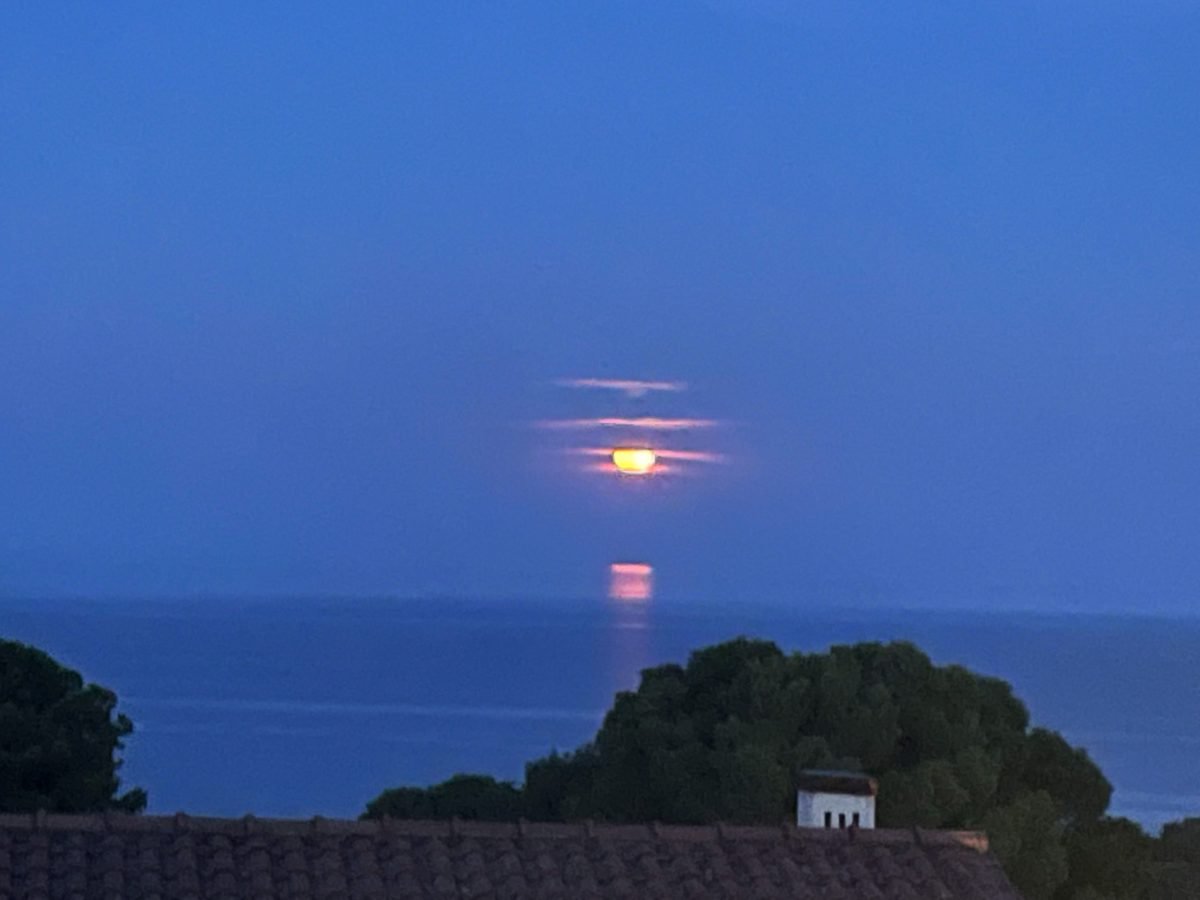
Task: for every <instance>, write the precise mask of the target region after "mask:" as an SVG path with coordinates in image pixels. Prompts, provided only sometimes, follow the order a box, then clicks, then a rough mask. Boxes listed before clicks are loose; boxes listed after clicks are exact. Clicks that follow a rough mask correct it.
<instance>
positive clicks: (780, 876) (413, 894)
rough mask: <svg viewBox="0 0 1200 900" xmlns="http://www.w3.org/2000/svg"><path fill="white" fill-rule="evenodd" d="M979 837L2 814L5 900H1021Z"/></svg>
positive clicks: (0, 869) (0, 889)
mask: <svg viewBox="0 0 1200 900" xmlns="http://www.w3.org/2000/svg"><path fill="white" fill-rule="evenodd" d="M986 848H987V842H986V838H984V837H983V836H982V835H980V834H976V833H971V832H942V831H924V830H920V829H916V830H888V829H880V830H875V831H826V830H823V829H798V828H796V827H795V826H792V825H784V826H781V827H778V828H770V827H754V828H751V827H731V826H721V825H718V826H694V827H693V826H678V825H672V826H667V825H594V824H590V823H584V824H535V823H524V822H523V823H518V824H503V823H485V822H463V821H452V822H425V821H400V820H387V819H385V820H380V821H368V822H361V821H345V820H329V819H320V818H316V819H311V820H268V819H256V818H254V817H251V816H247V817H246V818H244V819H208V818H194V817H191V816H185V815H182V814H181V815H177V816H171V817H160V816H130V815H122V814H94V815H46V814H43V813H39V814H36V815H0V897H4V898H6V900H8V898H11V900H33V898H60V897H61V898H68V897H70V898H76V897H78V898H91V897H127V898H147V900H148V898H164V900H165V898H196V900H199V898H202V897H203V898H208V897H214V898H215V897H221V898H250V897H254V898H258V900H271V898H276V897H278V898H284V897H287V898H291V900H306V898H317V897H320V898H333V897H337V898H342V897H348V898H372V900H386V898H401V897H403V898H414V900H419V898H427V897H430V898H431V897H441V898H452V897H453V898H513V900H516V898H542V900H558V898H562V900H566V898H572V900H575V898H579V900H584V898H663V900H666V898H671V900H675V898H689V900H709V898H712V900H717V898H720V900H740V898H751V897H753V898H825V900H848V898H873V900H886V898H909V900H911V898H938V900H1020V897H1019V895H1018V894H1017V892H1016V890H1015V889H1014V888H1013V887H1012V886H1011V885H1010V884H1009V882H1008V880H1007V879H1006V878H1005V876H1004V873H1003V871H1002V870H1001V869H1000V866H999V864H998V863H997V862H996V860H995V859H994V858H993V857H992V856H991V855H990V854H989V853H987V852H986Z"/></svg>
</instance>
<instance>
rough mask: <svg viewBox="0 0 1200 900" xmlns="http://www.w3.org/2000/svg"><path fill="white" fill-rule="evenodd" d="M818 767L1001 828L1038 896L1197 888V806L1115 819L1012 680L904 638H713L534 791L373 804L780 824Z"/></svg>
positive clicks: (404, 795) (1085, 766)
mask: <svg viewBox="0 0 1200 900" xmlns="http://www.w3.org/2000/svg"><path fill="white" fill-rule="evenodd" d="M805 768H846V769H854V770H861V771H866V772H869V773H871V774H873V775H875V776H877V777H878V778H879V782H880V790H879V797H878V801H877V802H878V810H877V811H878V818H879V823H880V825H881V826H882V827H889V826H890V827H911V826H914V825H917V826H922V827H927V828H977V829H983V830H986V831H987V832H988V834H989V836H990V838H991V845H992V849H993V850H994V851H995V852H996V854H997V856H998V857H999V858H1000V859H1001V861H1002V862H1003V863H1004V866H1005V869H1006V871H1007V872H1008V873H1009V876H1010V877H1011V878H1012V880H1013V882H1014V883H1015V884H1016V885H1017V886H1018V887H1019V888H1020V889H1021V890H1022V892H1023V893H1024V894H1025V895H1026V896H1027V897H1029V898H1030V900H1101V898H1113V900H1116V898H1122V900H1124V898H1144V900H1161V898H1183V897H1189V898H1195V897H1200V819H1189V820H1187V821H1185V822H1180V823H1174V824H1171V825H1168V826H1167V828H1166V829H1165V830H1164V831H1163V834H1162V836H1161V837H1159V838H1154V837H1151V836H1149V835H1147V834H1146V833H1145V832H1144V831H1143V830H1142V829H1141V827H1140V826H1139V825H1137V824H1136V823H1134V822H1132V821H1129V820H1128V819H1121V818H1111V817H1109V816H1107V811H1108V806H1109V801H1110V799H1111V796H1112V786H1111V784H1110V783H1109V782H1108V780H1107V779H1106V778H1105V777H1104V774H1103V773H1102V772H1101V771H1100V769H1099V768H1098V767H1097V766H1096V764H1095V763H1094V762H1093V761H1092V760H1091V759H1090V757H1089V756H1088V754H1087V752H1086V751H1084V750H1083V749H1081V748H1077V747H1072V746H1071V745H1070V744H1069V743H1068V742H1067V741H1065V740H1064V739H1063V738H1062V736H1061V735H1059V734H1058V733H1056V732H1053V731H1049V730H1046V729H1043V728H1033V727H1031V725H1030V722H1029V713H1028V710H1027V709H1026V707H1025V705H1024V704H1023V703H1022V702H1021V701H1020V700H1019V699H1018V698H1017V697H1015V696H1014V695H1013V692H1012V688H1011V686H1010V685H1008V684H1007V683H1006V682H1004V681H1001V680H999V679H996V678H989V677H985V676H980V675H977V674H974V673H972V672H970V671H969V670H967V669H965V668H963V667H961V666H935V665H934V664H933V663H932V661H931V660H930V659H929V657H928V656H926V655H925V654H924V653H922V652H921V651H920V650H919V649H917V648H916V647H914V646H913V645H911V644H907V643H892V644H877V643H865V644H857V645H854V646H842V647H834V648H832V649H831V650H830V651H829V652H827V653H811V654H804V653H795V654H790V655H789V654H785V653H783V651H781V650H780V649H779V648H778V647H777V646H775V645H774V644H772V643H769V642H766V641H756V640H748V639H744V638H739V639H737V640H733V641H729V642H727V643H724V644H718V645H716V646H713V647H708V648H705V649H703V650H699V651H697V652H695V653H693V654H692V656H691V658H690V659H689V661H688V663H687V665H686V666H679V665H674V664H671V665H664V666H659V667H657V668H653V669H648V670H646V671H645V672H644V673H643V674H642V680H641V684H640V686H639V687H638V689H637V690H636V691H631V692H624V693H621V694H618V695H617V698H616V701H615V703H614V705H613V708H612V709H611V710H610V711H609V713H608V714H607V716H606V717H605V719H604V723H603V725H602V726H601V728H600V730H599V732H598V733H597V735H596V737H595V738H594V739H593V740H592V741H591V742H590V743H588V744H586V745H585V746H583V747H581V748H579V749H578V750H576V751H574V752H572V753H567V754H557V753H556V754H551V755H550V756H548V757H545V758H542V759H539V760H535V761H533V762H531V763H529V764H528V765H527V766H526V771H525V782H524V784H523V785H521V786H517V785H514V784H511V783H507V782H500V781H496V780H495V779H494V778H491V777H489V776H483V775H460V776H457V777H455V778H452V779H450V780H449V781H446V782H443V783H442V784H439V785H435V786H433V787H429V788H414V787H401V788H394V789H391V790H387V791H384V792H383V793H382V794H381V795H380V796H379V797H377V798H376V799H375V800H373V801H372V802H371V803H370V804H369V805H368V807H367V811H366V813H365V815H366V816H368V817H375V816H385V815H387V816H393V817H398V818H448V817H454V816H457V817H459V818H466V819H491V820H509V821H512V820H515V819H517V818H522V817H523V818H527V819H531V820H574V819H587V818H590V819H595V820H598V821H612V822H646V821H661V822H680V823H713V822H729V823H778V822H779V821H781V820H784V819H790V818H792V817H793V816H794V805H795V793H794V790H793V785H794V779H795V774H796V772H798V771H799V770H801V769H805Z"/></svg>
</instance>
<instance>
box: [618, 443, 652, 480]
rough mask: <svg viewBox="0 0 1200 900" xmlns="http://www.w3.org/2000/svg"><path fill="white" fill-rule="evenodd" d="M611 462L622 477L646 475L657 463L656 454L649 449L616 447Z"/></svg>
mask: <svg viewBox="0 0 1200 900" xmlns="http://www.w3.org/2000/svg"><path fill="white" fill-rule="evenodd" d="M612 461H613V465H614V466H616V467H617V471H618V472H621V473H622V474H624V475H648V474H650V472H651V471H653V469H654V466H655V464H656V463H657V462H658V454H656V453H655V452H654V451H653V450H651V449H650V448H649V447H616V448H614V449H613V452H612Z"/></svg>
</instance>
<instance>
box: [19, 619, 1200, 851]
mask: <svg viewBox="0 0 1200 900" xmlns="http://www.w3.org/2000/svg"><path fill="white" fill-rule="evenodd" d="M737 634H749V635H755V636H760V637H766V638H770V639H772V640H775V641H776V642H778V643H779V644H781V645H782V646H783V647H785V648H788V649H806V650H813V649H823V648H825V647H827V646H828V645H829V644H830V643H839V642H848V641H857V640H886V639H892V638H907V639H911V640H914V641H916V642H917V643H918V644H919V645H920V646H921V647H923V648H925V649H926V650H927V651H928V652H929V653H930V654H931V655H933V657H934V658H935V659H936V660H937V661H939V662H959V663H963V664H965V665H967V666H969V667H971V668H972V669H975V670H976V671H979V672H984V673H989V674H993V675H998V676H1000V677H1002V678H1005V679H1007V680H1008V681H1010V682H1012V683H1013V685H1014V686H1015V688H1016V690H1017V693H1018V695H1019V696H1021V697H1022V698H1023V699H1024V700H1025V701H1026V702H1027V703H1028V704H1029V706H1030V709H1031V711H1032V714H1033V718H1034V721H1035V722H1037V723H1040V724H1045V725H1047V726H1049V727H1052V728H1056V729H1058V730H1060V731H1062V732H1064V733H1065V734H1066V735H1067V737H1068V738H1070V739H1071V740H1072V741H1073V742H1076V743H1080V744H1083V745H1084V746H1086V747H1087V748H1088V749H1089V750H1090V751H1091V753H1092V755H1093V756H1094V757H1095V758H1096V760H1097V761H1098V762H1099V763H1100V765H1101V767H1102V768H1103V769H1104V771H1105V773H1106V774H1107V775H1108V777H1109V778H1110V779H1111V780H1112V781H1113V783H1114V784H1115V785H1116V789H1117V790H1116V796H1115V799H1114V812H1116V813H1119V814H1123V815H1128V816H1131V817H1134V818H1137V819H1139V820H1141V821H1142V822H1144V823H1145V824H1146V825H1147V826H1149V827H1152V828H1153V827H1157V826H1158V825H1159V824H1161V823H1162V822H1163V821H1165V820H1168V819H1172V818H1178V817H1181V816H1183V815H1185V814H1192V815H1200V762H1198V759H1200V621H1191V620H1181V621H1168V620H1152V619H1138V618H1115V617H1109V618H1089V617H1070V618H1067V617H1061V618H1051V617H1034V616H1031V615H1029V614H1020V615H1016V614H1013V615H976V614H963V613H933V612H886V613H880V612H870V613H868V612H845V611H841V612H836V611H829V610H804V609H790V610H779V609H776V610H771V609H746V608H744V607H742V608H739V609H736V610H732V609H725V610H719V611H718V610H711V609H709V610H697V609H688V608H685V607H682V606H680V605H664V604H661V603H652V604H647V605H644V606H637V607H631V606H629V605H626V606H621V605H617V604H613V603H611V602H608V601H594V602H585V601H578V602H574V603H570V604H568V603H563V604H550V603H521V602H513V601H506V602H501V601H495V602H488V603H483V602H480V603H465V602H436V603H435V602H432V601H397V600H390V601H382V600H378V601H377V600H366V601H364V600H344V601H332V600H287V601H284V600H272V601H261V600H259V601H234V600H208V601H203V602H202V601H192V600H189V601H171V602H169V603H167V602H162V601H158V602H151V601H136V602H133V601H115V600H113V601H82V600H71V601H66V600H39V601H34V600H0V636H4V637H9V638H16V639H18V640H23V641H28V642H30V643H33V644H36V645H37V646H39V647H42V648H44V649H46V650H48V651H49V652H50V653H52V654H53V655H54V656H56V657H58V658H59V659H60V660H62V661H64V662H66V663H68V664H69V665H71V666H73V667H75V668H78V669H80V670H81V671H82V672H83V673H84V674H85V675H86V676H87V677H88V678H89V679H91V680H94V681H98V682H100V683H102V684H105V685H107V686H109V687H112V688H113V689H115V690H116V691H117V693H118V694H119V695H120V697H121V700H122V709H124V710H125V711H126V712H127V713H128V714H129V715H130V716H131V717H132V718H133V720H134V722H135V723H136V725H137V732H136V734H135V735H134V736H133V738H132V740H131V742H130V745H129V747H128V750H127V752H126V758H127V761H128V762H127V765H126V768H125V770H124V775H125V777H126V778H127V779H128V780H129V781H130V782H131V783H134V784H138V785H141V786H143V787H145V788H147V789H148V790H149V792H150V808H151V811H154V812H172V811H175V810H179V809H183V810H187V811H189V812H193V813H198V814H199V813H207V814H219V815H241V814H243V813H246V812H250V811H253V812H254V813H256V814H258V815H263V816H293V815H312V814H318V813H319V814H323V815H330V816H354V815H357V814H358V813H360V812H361V811H362V809H363V806H364V805H365V803H366V802H367V801H368V800H369V799H370V798H371V797H373V796H374V795H375V794H377V793H378V792H379V791H380V790H381V789H382V788H384V787H388V786H392V785H397V784H406V783H407V784H425V783H429V782H432V781H435V780H440V779H442V778H445V777H447V776H449V775H451V774H453V773H455V772H460V771H481V772H490V773H493V774H495V775H497V776H501V777H505V778H513V779H519V778H520V777H521V773H522V765H523V763H524V762H525V760H527V759H530V758H532V757H535V756H539V755H541V754H544V753H546V752H547V751H548V750H550V749H551V748H554V747H557V748H559V749H570V748H573V747H575V746H576V745H578V744H579V743H581V742H583V741H584V740H586V739H587V738H589V737H590V736H591V735H592V734H593V733H594V732H595V729H596V727H597V725H598V724H599V721H600V718H601V716H602V715H603V712H604V710H605V709H606V708H607V707H608V705H609V703H610V701H611V698H612V695H613V693H614V692H615V691H617V690H620V689H623V688H628V687H632V686H634V685H635V684H636V681H637V673H638V671H639V670H640V669H642V668H643V667H645V666H648V665H652V664H655V663H658V662H662V661H666V660H682V659H684V658H685V657H686V655H687V652H688V651H689V650H690V649H692V648H695V647H699V646H702V645H704V644H707V643H712V642H714V641H717V640H722V639H725V638H729V637H732V636H734V635H737Z"/></svg>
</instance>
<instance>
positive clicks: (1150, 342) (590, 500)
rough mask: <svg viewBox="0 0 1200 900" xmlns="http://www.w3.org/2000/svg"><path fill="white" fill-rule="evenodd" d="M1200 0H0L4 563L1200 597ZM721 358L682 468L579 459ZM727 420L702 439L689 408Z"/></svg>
mask: <svg viewBox="0 0 1200 900" xmlns="http://www.w3.org/2000/svg"><path fill="white" fill-rule="evenodd" d="M1198 45H1200V10H1198V9H1197V7H1196V6H1195V5H1193V4H1189V3H1184V2H1144V3H1116V2H1097V3H1085V2H1082V0H1078V2H1077V0H1063V2H1054V3H1046V2H1011V3H1003V4H984V3H963V4H934V3H929V4H924V3H903V4H860V3H848V2H846V3H843V2H836V3H835V2H812V3H806V2H788V0H775V2H770V0H762V2H754V0H747V2H738V0H722V2H716V0H714V2H700V0H684V2H666V0H663V2H647V0H640V2H569V3H566V2H544V3H500V2H481V3H457V2H433V3H375V4H368V3H354V4H343V5H335V4H310V5H303V4H286V5H285V4H260V3H227V4H217V3H204V4H150V3H138V4H134V3H116V4H61V5H59V4H48V3H40V2H39V3H12V4H5V6H4V8H3V10H2V11H0V120H2V121H3V132H2V135H3V136H2V137H0V594H8V595H28V594H71V595H88V596H91V595H97V596H101V595H103V596H114V595H141V596H146V595H153V596H159V595H161V596H183V595H194V594H206V593H219V594H283V593H304V594H309V593H321V594H325V593H330V594H346V595H353V594H365V593H370V594H395V595H397V596H410V595H430V594H436V595H455V596H459V595H462V596H486V597H497V598H510V597H523V596H537V597H547V598H553V597H561V598H587V597H590V596H593V595H594V596H600V595H602V593H603V590H604V586H605V578H606V571H607V566H608V564H609V563H610V562H612V561H614V560H643V561H647V562H650V563H653V565H654V566H655V569H656V573H657V584H658V588H659V590H660V592H661V594H662V595H663V596H664V597H672V598H678V599H681V600H694V601H695V602H701V601H703V602H720V603H728V604H735V603H753V602H755V601H760V600H761V601H770V602H774V603H790V604H794V605H795V606H796V608H797V609H803V608H805V607H806V606H816V605H827V604H829V603H854V604H858V605H866V606H870V605H901V604H903V605H953V606H961V607H970V608H980V609H985V608H988V609H990V608H995V607H1002V608H1008V607H1012V608H1017V607H1034V606H1038V607H1042V608H1047V609H1080V608H1086V609H1097V610H1141V611H1151V612H1166V613H1179V614H1191V613H1193V612H1194V611H1195V609H1196V602H1195V599H1194V598H1195V595H1196V590H1197V587H1198V586H1200V465H1197V456H1198V452H1200V401H1198V396H1197V395H1198V390H1200V305H1198V301H1200V253H1198V250H1197V241H1198V239H1200V162H1198V160H1200V102H1197V98H1198V96H1200V70H1198V68H1197V64H1196V48H1197V46H1198ZM571 377H605V378H655V379H680V380H684V381H687V382H688V383H689V384H690V386H691V389H690V390H689V391H688V392H686V393H681V394H671V395H669V396H668V395H662V396H655V395H652V396H648V397H643V398H641V399H638V400H636V401H634V400H629V399H627V398H623V397H621V396H620V395H613V396H611V397H609V398H608V405H607V408H611V409H617V408H619V410H620V411H622V412H630V411H632V412H635V413H642V412H645V413H647V414H650V413H657V414H664V415H667V414H670V415H684V416H705V417H707V416H711V417H714V418H719V419H721V420H722V421H723V422H724V425H723V426H722V427H721V428H720V429H716V430H714V433H713V434H712V435H704V436H703V440H704V441H708V442H711V443H713V444H714V445H717V444H719V445H720V449H721V450H722V451H723V452H727V453H729V454H730V461H729V462H728V463H727V464H725V465H713V466H709V467H706V468H704V469H703V471H702V473H700V474H698V475H695V476H694V477H688V478H682V477H681V478H676V479H670V478H666V477H664V478H661V479H654V480H647V479H643V480H640V481H639V480H637V479H632V480H631V479H617V478H616V477H610V478H606V477H603V476H599V475H595V474H585V473H581V472H576V471H573V470H571V469H570V468H569V467H568V466H566V465H565V464H563V461H562V459H560V458H559V457H556V456H555V455H554V454H553V453H552V452H550V450H549V449H548V448H547V446H546V441H547V438H546V435H545V434H544V433H541V432H539V431H538V430H537V429H535V428H533V427H532V423H533V422H535V421H537V420H539V419H544V418H547V417H552V416H574V415H594V414H597V413H598V412H601V411H606V410H602V409H601V406H602V405H603V404H602V400H601V397H600V396H599V395H597V394H595V393H594V392H592V393H589V392H583V391H571V390H566V389H563V388H558V387H555V386H554V384H553V382H554V381H555V379H560V378H571ZM693 440H694V441H696V442H698V441H699V436H693Z"/></svg>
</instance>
